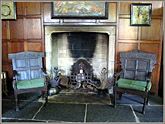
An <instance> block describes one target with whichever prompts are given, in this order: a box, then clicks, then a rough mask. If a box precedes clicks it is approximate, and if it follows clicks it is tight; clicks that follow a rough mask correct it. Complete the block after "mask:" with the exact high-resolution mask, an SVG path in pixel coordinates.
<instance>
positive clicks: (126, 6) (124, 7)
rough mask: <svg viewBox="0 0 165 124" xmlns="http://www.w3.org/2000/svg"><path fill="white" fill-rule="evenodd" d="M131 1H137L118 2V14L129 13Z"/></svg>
mask: <svg viewBox="0 0 165 124" xmlns="http://www.w3.org/2000/svg"><path fill="white" fill-rule="evenodd" d="M131 3H139V2H138V1H137V2H120V14H129V15H130V14H131V9H130V8H131Z"/></svg>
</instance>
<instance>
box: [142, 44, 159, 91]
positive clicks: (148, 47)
mask: <svg viewBox="0 0 165 124" xmlns="http://www.w3.org/2000/svg"><path fill="white" fill-rule="evenodd" d="M159 46H160V44H154V43H153V44H146V43H142V44H140V50H142V51H144V52H149V53H154V54H156V58H157V59H156V65H155V68H154V70H153V74H152V84H153V86H152V89H151V91H158V82H159V75H160V74H159V73H158V72H160V60H159V58H160V55H159V49H160V48H159Z"/></svg>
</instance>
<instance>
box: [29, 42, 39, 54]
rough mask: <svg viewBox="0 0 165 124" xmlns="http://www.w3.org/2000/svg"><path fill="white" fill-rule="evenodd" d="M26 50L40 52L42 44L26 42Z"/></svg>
mask: <svg viewBox="0 0 165 124" xmlns="http://www.w3.org/2000/svg"><path fill="white" fill-rule="evenodd" d="M28 51H33V52H41V51H42V44H41V43H28Z"/></svg>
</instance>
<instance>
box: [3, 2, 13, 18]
mask: <svg viewBox="0 0 165 124" xmlns="http://www.w3.org/2000/svg"><path fill="white" fill-rule="evenodd" d="M1 19H2V20H16V2H2V3H1Z"/></svg>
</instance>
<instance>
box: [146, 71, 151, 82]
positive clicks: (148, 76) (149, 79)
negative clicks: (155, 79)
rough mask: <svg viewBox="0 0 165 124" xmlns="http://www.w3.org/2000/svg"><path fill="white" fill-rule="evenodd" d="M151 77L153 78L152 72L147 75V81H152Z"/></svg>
mask: <svg viewBox="0 0 165 124" xmlns="http://www.w3.org/2000/svg"><path fill="white" fill-rule="evenodd" d="M151 76H152V73H151V72H148V74H147V75H146V79H147V80H148V81H151Z"/></svg>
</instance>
